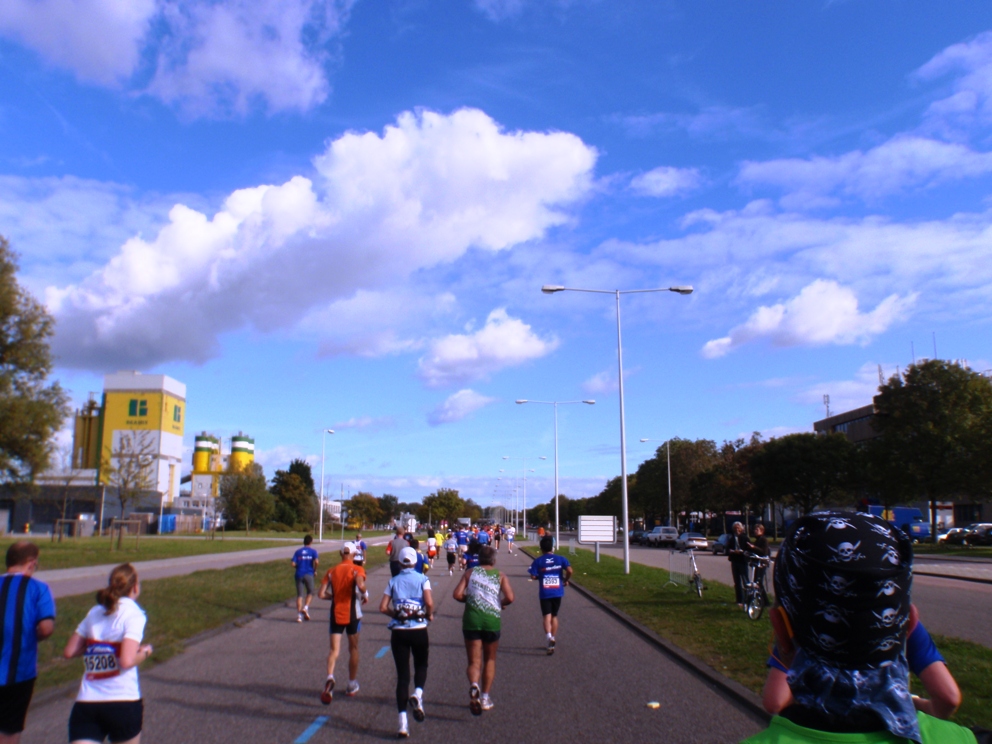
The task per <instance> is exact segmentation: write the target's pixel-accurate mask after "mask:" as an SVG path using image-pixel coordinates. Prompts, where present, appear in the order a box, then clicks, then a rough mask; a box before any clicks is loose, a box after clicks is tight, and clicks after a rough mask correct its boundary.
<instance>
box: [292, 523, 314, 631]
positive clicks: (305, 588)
mask: <svg viewBox="0 0 992 744" xmlns="http://www.w3.org/2000/svg"><path fill="white" fill-rule="evenodd" d="M312 542H313V537H311V536H310V535H307V536H306V537H304V538H303V547H302V548H300V549H299V550H297V551H296V552H295V553H293V566H294V567H295V568H296V622H298V623H302V622H303V621H304V620H309V619H310V602H311V601H312V600H313V575H314V573H316V571H317V564H318V563H319V561H318V560H317V558H318V557H319V556H318V555H317V551H316V550H314V549H313V548H311V547H310V543H312ZM304 597H306V601H304V599H303V598H304Z"/></svg>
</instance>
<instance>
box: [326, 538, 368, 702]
mask: <svg viewBox="0 0 992 744" xmlns="http://www.w3.org/2000/svg"><path fill="white" fill-rule="evenodd" d="M357 552H358V547H357V546H356V545H355V543H353V542H346V543H345V544H344V546H343V547H342V548H341V562H340V563H339V564H338V565H337V566H335V567H334V568H332V569H330V570H329V571H328V572H327V573H326V574H324V580H323V581H322V582H321V583H320V591H319V592H318V593H317V596H318V597H320V598H321V599H329V600H331V650H330V652H329V653H328V654H327V681H326V682H325V683H324V691H323V692H322V693H321V695H320V702H322V703H323V704H324V705H330V703H331V701H332V700H333V699H334V666H335V665H336V664H337V661H338V653H339V652H340V650H341V636H342V635H343V634H344V633H347V634H348V686H347V687H346V688H345V691H344V694H345V695H348V696H349V697H350V696H352V695H354V694H356V693H357V692H358V634H359V633H360V632H361V630H362V607H361V606H362V605H363V604H365V603H366V602H367V601H368V599H369V595H368V592H367V591H366V590H365V569H364V568H363V567H362V566H356V565H355V554H356V553H357Z"/></svg>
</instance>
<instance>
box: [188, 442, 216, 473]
mask: <svg viewBox="0 0 992 744" xmlns="http://www.w3.org/2000/svg"><path fill="white" fill-rule="evenodd" d="M219 447H220V443H219V441H218V440H217V437H212V436H210V435H209V434H207V432H203V433H202V434H197V436H196V438H195V439H194V440H193V472H194V473H209V472H210V471H211V470H212V469H213V468H211V467H210V464H211V462H210V461H211V459H212V458H213V456H214V455H215V454H216V453H217V452H218V450H219Z"/></svg>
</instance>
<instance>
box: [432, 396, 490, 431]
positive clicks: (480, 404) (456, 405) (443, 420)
mask: <svg viewBox="0 0 992 744" xmlns="http://www.w3.org/2000/svg"><path fill="white" fill-rule="evenodd" d="M495 402H496V398H487V397H486V396H485V395H482V394H481V393H477V392H475V391H474V390H469V389H465V390H459V391H458V392H457V393H454V394H452V395H450V396H448V399H447V400H445V401H444V402H443V403H441V404H440V405H439V406H438V407H437V408H435V409H434V410H433V411H431V413H430V415H429V416H428V417H427V422H428V423H429V424H430V425H431V426H438V425H440V424H451V423H454V422H455V421H461V420H462V419H463V418H465V417H466V416H468V415H469V414H471V413H475V412H476V411H478V410H479V409H480V408H485V407H486V406H488V405H489V404H490V403H495Z"/></svg>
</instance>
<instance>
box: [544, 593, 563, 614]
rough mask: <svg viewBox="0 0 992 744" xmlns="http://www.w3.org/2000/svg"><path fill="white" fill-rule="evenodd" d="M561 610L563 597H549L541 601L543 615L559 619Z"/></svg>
mask: <svg viewBox="0 0 992 744" xmlns="http://www.w3.org/2000/svg"><path fill="white" fill-rule="evenodd" d="M560 609H561V597H548V598H547V599H542V600H541V614H542V615H551V617H558V610H560Z"/></svg>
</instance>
